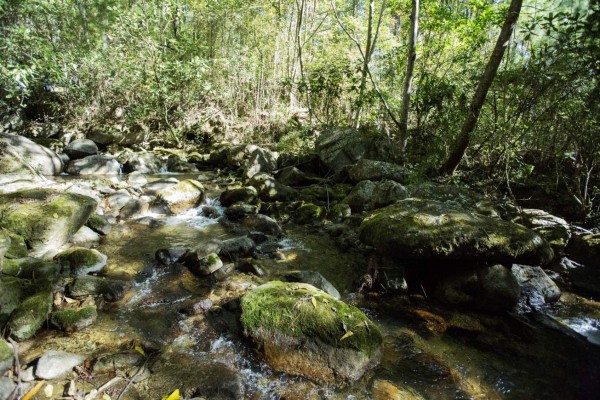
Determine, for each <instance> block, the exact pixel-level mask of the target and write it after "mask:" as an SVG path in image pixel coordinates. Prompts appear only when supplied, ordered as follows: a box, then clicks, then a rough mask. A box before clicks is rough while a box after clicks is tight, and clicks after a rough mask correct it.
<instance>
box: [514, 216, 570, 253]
mask: <svg viewBox="0 0 600 400" xmlns="http://www.w3.org/2000/svg"><path fill="white" fill-rule="evenodd" d="M517 222H520V223H522V224H523V225H525V226H526V227H528V228H531V229H532V230H534V231H535V232H537V233H538V234H539V235H540V236H541V237H543V238H544V239H546V241H547V242H548V243H550V246H552V249H554V253H555V255H559V254H563V253H564V250H565V247H566V246H567V243H568V242H569V239H570V238H571V228H570V227H569V224H568V223H567V221H565V220H564V219H562V218H560V217H557V216H554V215H552V214H549V213H547V212H546V211H544V210H536V209H533V208H524V209H522V210H521V213H520V218H519V219H518V220H517Z"/></svg>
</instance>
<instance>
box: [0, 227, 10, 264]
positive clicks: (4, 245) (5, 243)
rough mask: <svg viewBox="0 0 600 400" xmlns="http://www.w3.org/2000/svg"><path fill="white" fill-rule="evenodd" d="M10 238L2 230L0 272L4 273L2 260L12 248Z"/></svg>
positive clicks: (0, 236) (0, 231) (0, 237)
mask: <svg viewBox="0 0 600 400" xmlns="http://www.w3.org/2000/svg"><path fill="white" fill-rule="evenodd" d="M10 242H11V240H10V236H8V235H7V234H6V233H5V232H4V231H3V230H1V229H0V271H2V259H3V258H4V256H5V255H6V253H7V252H8V249H9V248H10Z"/></svg>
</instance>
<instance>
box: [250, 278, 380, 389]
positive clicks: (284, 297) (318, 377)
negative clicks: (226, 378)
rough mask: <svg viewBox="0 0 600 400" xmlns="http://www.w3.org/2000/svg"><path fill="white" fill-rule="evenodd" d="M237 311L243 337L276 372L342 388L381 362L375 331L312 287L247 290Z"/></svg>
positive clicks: (272, 285)
mask: <svg viewBox="0 0 600 400" xmlns="http://www.w3.org/2000/svg"><path fill="white" fill-rule="evenodd" d="M241 308H242V316H241V322H242V325H243V328H244V332H245V334H246V335H247V336H248V337H250V338H251V339H252V341H253V342H254V343H255V344H256V346H257V347H258V349H259V351H260V353H261V355H262V357H263V358H264V359H265V361H266V362H267V364H268V365H269V366H270V367H271V368H272V369H274V370H275V371H280V372H286V373H289V374H294V375H300V376H304V377H306V378H309V379H311V380H314V381H316V382H324V383H336V384H343V383H350V382H353V381H355V380H357V379H359V378H360V377H361V376H362V375H363V374H364V373H365V372H366V371H367V370H369V369H370V368H373V367H375V366H376V365H377V364H378V362H379V359H380V356H381V344H382V336H381V333H380V331H379V328H378V327H377V326H376V325H374V324H373V323H372V322H371V321H370V320H369V319H368V318H367V317H366V316H365V314H364V313H363V312H362V311H360V310H359V309H358V308H356V307H353V306H350V305H348V304H345V303H343V302H341V301H339V300H336V299H334V298H333V297H331V296H330V295H328V294H326V293H325V292H323V291H321V290H318V289H316V288H315V287H313V286H311V285H308V284H304V283H283V282H278V281H274V282H269V283H267V284H265V285H262V286H259V287H258V288H256V289H254V290H252V291H250V292H248V293H247V294H246V295H245V296H244V297H243V298H242V301H241Z"/></svg>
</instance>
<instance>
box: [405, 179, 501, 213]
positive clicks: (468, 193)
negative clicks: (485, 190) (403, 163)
mask: <svg viewBox="0 0 600 400" xmlns="http://www.w3.org/2000/svg"><path fill="white" fill-rule="evenodd" d="M405 188H406V190H407V191H408V196H407V197H414V198H417V199H423V200H434V201H439V202H442V203H447V204H449V205H453V206H459V207H463V208H466V209H469V210H470V209H472V210H474V211H476V212H477V213H479V214H482V215H487V216H489V217H497V218H499V215H498V212H497V211H496V209H495V208H494V205H493V204H492V202H491V201H490V200H489V199H487V198H486V197H485V196H483V195H482V194H480V193H477V192H475V191H473V190H471V189H469V188H466V187H463V186H456V185H439V184H436V183H431V182H426V183H417V184H411V185H406V186H405Z"/></svg>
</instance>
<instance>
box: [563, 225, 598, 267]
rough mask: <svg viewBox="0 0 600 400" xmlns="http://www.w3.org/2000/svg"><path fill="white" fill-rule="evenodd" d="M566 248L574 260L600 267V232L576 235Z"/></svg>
mask: <svg viewBox="0 0 600 400" xmlns="http://www.w3.org/2000/svg"><path fill="white" fill-rule="evenodd" d="M566 250H567V254H568V256H569V258H571V259H572V260H573V261H577V262H578V263H581V264H584V265H586V266H588V267H594V268H600V233H595V234H587V235H575V236H573V237H572V238H571V240H570V241H569V244H568V246H567V249H566Z"/></svg>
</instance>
